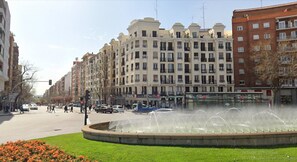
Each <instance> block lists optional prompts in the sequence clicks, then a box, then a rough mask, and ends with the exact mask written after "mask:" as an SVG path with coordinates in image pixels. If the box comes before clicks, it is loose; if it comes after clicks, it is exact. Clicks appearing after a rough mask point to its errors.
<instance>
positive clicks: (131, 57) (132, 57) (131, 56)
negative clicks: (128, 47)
mask: <svg viewBox="0 0 297 162" xmlns="http://www.w3.org/2000/svg"><path fill="white" fill-rule="evenodd" d="M133 56H134V55H133V52H132V53H131V60H133Z"/></svg>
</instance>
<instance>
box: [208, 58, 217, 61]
mask: <svg viewBox="0 0 297 162" xmlns="http://www.w3.org/2000/svg"><path fill="white" fill-rule="evenodd" d="M215 60H216V59H215V58H208V62H215Z"/></svg>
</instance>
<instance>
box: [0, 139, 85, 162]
mask: <svg viewBox="0 0 297 162" xmlns="http://www.w3.org/2000/svg"><path fill="white" fill-rule="evenodd" d="M0 161H28V162H29V161H90V160H87V159H85V158H84V157H83V156H79V157H75V156H72V155H68V154H66V153H65V152H64V151H62V150H60V149H58V148H57V147H52V146H49V145H47V144H45V142H41V141H36V140H32V141H17V142H7V143H6V144H2V145H0Z"/></svg>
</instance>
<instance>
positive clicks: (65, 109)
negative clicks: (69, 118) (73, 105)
mask: <svg viewBox="0 0 297 162" xmlns="http://www.w3.org/2000/svg"><path fill="white" fill-rule="evenodd" d="M65 112H66V113H68V107H67V104H66V105H65V106H64V113H65Z"/></svg>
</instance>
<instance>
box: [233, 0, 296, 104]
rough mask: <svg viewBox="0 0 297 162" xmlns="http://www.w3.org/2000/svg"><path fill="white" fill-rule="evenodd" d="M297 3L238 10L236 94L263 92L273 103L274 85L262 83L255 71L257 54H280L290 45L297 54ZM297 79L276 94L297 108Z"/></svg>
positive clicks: (234, 15) (290, 48)
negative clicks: (276, 52) (275, 52)
mask: <svg viewBox="0 0 297 162" xmlns="http://www.w3.org/2000/svg"><path fill="white" fill-rule="evenodd" d="M296 6H297V3H296V2H293V3H287V4H281V5H274V6H267V7H261V8H251V9H243V10H234V12H233V17H232V33H233V46H234V51H233V53H234V68H235V71H234V77H235V90H236V91H244V92H247V91H249V92H251V91H256V92H263V93H264V97H266V98H268V99H271V98H272V95H273V94H272V91H271V89H270V83H269V82H268V81H267V82H263V81H261V80H260V79H259V78H258V77H257V75H256V71H255V70H254V67H255V63H256V62H255V60H253V59H251V55H252V53H253V51H255V50H260V47H259V46H260V45H261V46H264V47H265V49H264V50H272V51H277V49H278V48H279V44H280V43H281V42H284V41H288V42H290V43H288V44H290V45H289V46H288V47H286V49H287V50H288V51H291V52H296V47H297V41H296V40H297V36H296V34H297V7H296ZM296 85H297V80H296V79H289V80H287V82H286V83H285V84H283V86H282V87H283V88H282V90H281V91H280V93H279V94H274V95H275V96H276V97H277V98H279V100H282V101H281V102H283V103H294V104H297V101H296V98H297V95H296V94H297V92H296Z"/></svg>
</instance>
